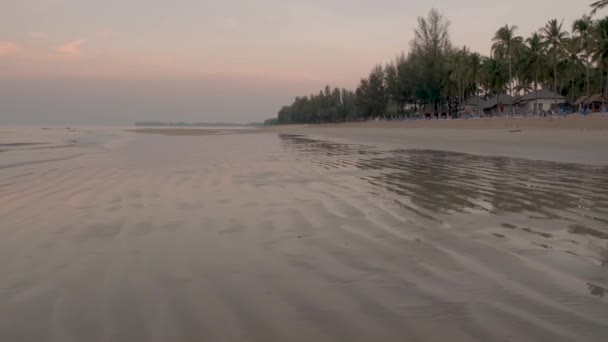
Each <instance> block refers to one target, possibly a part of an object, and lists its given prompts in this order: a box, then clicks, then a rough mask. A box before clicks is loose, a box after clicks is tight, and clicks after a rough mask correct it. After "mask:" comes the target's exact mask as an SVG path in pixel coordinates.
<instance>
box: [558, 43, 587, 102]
mask: <svg viewBox="0 0 608 342" xmlns="http://www.w3.org/2000/svg"><path fill="white" fill-rule="evenodd" d="M581 49H582V44H581V38H580V37H573V38H569V39H566V40H565V41H564V52H565V56H564V60H563V61H562V62H563V69H564V70H565V73H566V74H567V75H568V78H569V84H570V90H569V93H570V100H571V101H574V98H575V96H576V87H575V81H576V79H577V77H580V76H581V75H582V74H583V72H584V69H585V66H584V64H583V61H582V60H581Z"/></svg>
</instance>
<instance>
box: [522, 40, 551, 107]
mask: <svg viewBox="0 0 608 342" xmlns="http://www.w3.org/2000/svg"><path fill="white" fill-rule="evenodd" d="M546 52H547V46H546V44H545V42H544V40H543V37H542V36H541V35H540V34H539V33H534V34H532V36H531V37H530V38H528V39H526V45H525V46H524V48H523V49H522V53H521V60H520V63H519V64H520V65H521V73H522V78H523V79H531V80H532V82H533V83H534V92H535V94H536V95H535V99H534V114H537V110H538V83H539V82H540V81H541V80H542V77H543V76H544V68H545V66H546V65H547V54H546Z"/></svg>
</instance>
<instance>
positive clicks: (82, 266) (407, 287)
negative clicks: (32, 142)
mask: <svg viewBox="0 0 608 342" xmlns="http://www.w3.org/2000/svg"><path fill="white" fill-rule="evenodd" d="M0 217H1V218H2V220H1V221H0V274H2V277H0V341H20V340H24V341H201V340H210V341H240V340H249V341H403V340H407V341H443V340H451V341H490V340H491V341H495V340H505V341H529V340H550V341H575V340H576V341H600V340H603V339H604V338H605V336H606V331H608V302H607V301H608V299H607V298H608V297H607V295H608V273H607V272H606V267H608V168H602V167H591V166H584V165H576V164H558V163H551V162H537V161H530V160H520V159H510V158H498V157H480V156H473V155H468V154H459V153H449V152H439V151H426V150H392V149H388V148H381V147H377V146H369V145H361V144H359V145H358V144H346V143H341V142H336V141H320V140H315V139H311V138H308V137H305V136H294V135H276V134H270V133H268V134H266V133H263V134H239V135H218V136H200V137H196V138H192V137H188V138H183V137H170V136H156V135H140V136H138V137H137V138H136V139H135V140H134V141H132V142H130V143H128V144H126V145H124V146H119V147H116V148H114V149H111V150H108V151H107V152H105V153H100V154H95V155H86V156H82V157H79V158H75V159H69V160H62V161H51V162H46V163H39V164H32V165H23V166H19V167H13V168H9V169H4V170H2V172H1V173H0Z"/></svg>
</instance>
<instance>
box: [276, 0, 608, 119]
mask: <svg viewBox="0 0 608 342" xmlns="http://www.w3.org/2000/svg"><path fill="white" fill-rule="evenodd" d="M606 6H608V0H604V1H598V2H596V3H593V4H592V10H593V11H592V13H595V12H596V11H597V10H599V9H601V8H603V7H606ZM449 28H450V22H449V20H448V19H447V18H446V17H445V16H444V15H443V14H442V13H440V12H439V11H437V10H435V9H433V10H431V11H430V12H429V14H428V16H427V17H420V18H418V25H417V27H416V28H415V29H414V39H413V40H412V41H411V43H410V48H409V52H408V53H407V54H405V53H402V54H400V55H399V56H398V57H397V58H395V60H393V61H391V62H389V63H388V64H386V65H384V66H383V65H376V66H375V67H373V69H372V70H371V72H370V73H369V75H368V76H367V77H365V78H363V79H361V81H360V83H359V86H358V87H357V89H356V90H355V91H354V92H352V91H348V90H346V89H333V90H331V88H330V87H329V86H327V87H326V88H325V90H323V91H321V92H319V94H318V95H311V96H304V97H297V98H296V99H295V101H294V103H293V104H291V105H290V106H285V107H283V108H282V109H281V110H280V111H279V115H278V123H279V124H289V123H326V122H343V121H357V120H368V119H370V118H376V117H383V118H396V117H398V118H403V117H410V116H412V115H414V114H424V115H437V116H438V115H444V116H451V115H456V114H457V113H458V109H459V108H461V107H462V105H463V104H464V103H465V102H466V101H467V100H468V99H470V98H474V97H480V98H485V99H487V98H490V97H492V96H495V95H500V94H509V95H512V96H516V97H517V96H523V95H526V94H529V93H531V92H533V91H534V90H538V89H550V90H551V91H553V92H555V93H558V94H560V95H562V96H564V97H566V98H567V99H568V100H569V101H570V102H574V101H575V100H576V99H577V98H578V97H580V96H589V95H592V94H598V93H600V94H604V95H606V96H608V17H606V18H602V19H593V18H592V17H591V16H590V15H584V16H582V17H581V18H580V19H578V20H576V21H574V23H572V26H571V27H567V26H566V25H565V24H564V22H563V21H560V20H558V19H551V20H549V21H547V23H546V24H545V25H543V26H542V27H541V28H540V29H539V30H538V32H535V33H533V34H532V35H531V36H530V37H527V38H525V39H524V38H523V37H521V36H519V35H518V34H517V30H518V27H517V26H514V25H504V26H502V27H500V28H499V29H498V30H497V31H496V34H495V35H494V37H493V39H492V42H491V43H492V46H491V48H492V49H491V51H492V55H491V56H482V55H480V54H478V53H475V52H471V51H470V50H469V48H468V47H466V46H464V47H457V46H454V45H453V44H452V42H451V40H450V35H449ZM569 28H570V29H571V30H568V29H569ZM534 108H537V106H536V105H535V106H534ZM535 110H536V109H535Z"/></svg>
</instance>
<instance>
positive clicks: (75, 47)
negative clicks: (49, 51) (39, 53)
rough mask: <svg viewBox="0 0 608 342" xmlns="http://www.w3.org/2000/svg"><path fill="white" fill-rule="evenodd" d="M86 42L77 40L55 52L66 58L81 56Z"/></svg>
mask: <svg viewBox="0 0 608 342" xmlns="http://www.w3.org/2000/svg"><path fill="white" fill-rule="evenodd" d="M86 42H87V39H85V38H80V39H76V40H74V41H71V42H67V43H65V44H63V45H61V46H59V47H57V48H56V49H55V51H56V52H58V53H60V54H62V55H65V56H72V57H75V56H80V55H82V45H83V44H85V43H86Z"/></svg>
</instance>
